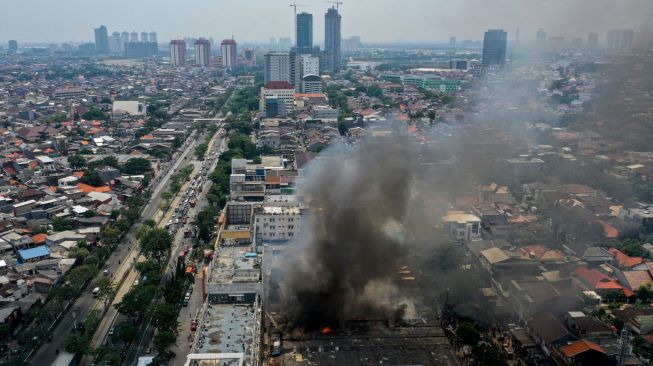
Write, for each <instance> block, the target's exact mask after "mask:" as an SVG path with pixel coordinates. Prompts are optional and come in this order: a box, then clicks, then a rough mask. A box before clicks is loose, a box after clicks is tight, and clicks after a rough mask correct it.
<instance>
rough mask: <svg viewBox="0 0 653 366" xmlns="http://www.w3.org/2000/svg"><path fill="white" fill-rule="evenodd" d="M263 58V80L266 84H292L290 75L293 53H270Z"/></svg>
mask: <svg viewBox="0 0 653 366" xmlns="http://www.w3.org/2000/svg"><path fill="white" fill-rule="evenodd" d="M263 58H264V62H263V64H264V65H263V79H264V82H265V83H266V84H267V83H269V82H270V81H287V82H289V83H292V82H294V80H293V78H292V73H291V64H292V63H293V59H294V52H290V51H272V52H269V53H267V54H266V55H265V56H264V57H263Z"/></svg>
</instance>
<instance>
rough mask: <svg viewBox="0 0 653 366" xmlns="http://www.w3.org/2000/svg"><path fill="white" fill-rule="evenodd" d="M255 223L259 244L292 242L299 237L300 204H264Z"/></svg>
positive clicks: (258, 211) (257, 213)
mask: <svg viewBox="0 0 653 366" xmlns="http://www.w3.org/2000/svg"><path fill="white" fill-rule="evenodd" d="M254 223H255V224H254V225H255V228H256V229H255V230H256V231H255V232H256V241H257V243H260V242H274V241H287V240H292V239H293V238H296V237H297V236H298V235H299V229H300V226H301V211H300V208H299V204H298V203H295V204H294V205H291V206H289V205H283V206H279V205H276V204H274V203H269V204H264V205H263V207H261V208H259V209H258V210H257V212H256V216H255V219H254Z"/></svg>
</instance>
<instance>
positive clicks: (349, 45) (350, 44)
mask: <svg viewBox="0 0 653 366" xmlns="http://www.w3.org/2000/svg"><path fill="white" fill-rule="evenodd" d="M360 47H361V37H359V36H351V37H349V38H345V39H343V40H342V52H357V51H358V49H359V48H360Z"/></svg>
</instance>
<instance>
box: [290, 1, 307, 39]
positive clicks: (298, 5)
mask: <svg viewBox="0 0 653 366" xmlns="http://www.w3.org/2000/svg"><path fill="white" fill-rule="evenodd" d="M290 6H292V7H293V8H294V9H295V17H294V18H293V20H292V22H293V23H294V24H295V47H297V8H301V7H304V6H308V5H306V4H297V3H291V4H290Z"/></svg>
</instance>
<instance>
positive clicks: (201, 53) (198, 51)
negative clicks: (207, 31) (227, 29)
mask: <svg viewBox="0 0 653 366" xmlns="http://www.w3.org/2000/svg"><path fill="white" fill-rule="evenodd" d="M210 55H211V42H209V40H208V39H206V38H200V39H198V40H197V41H195V65H197V66H201V67H206V66H209V60H210Z"/></svg>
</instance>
